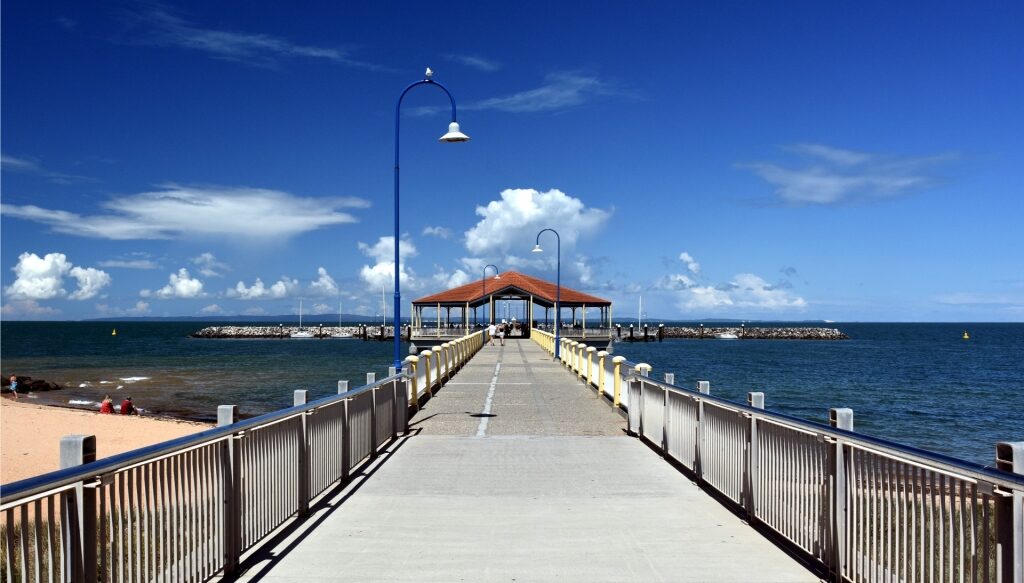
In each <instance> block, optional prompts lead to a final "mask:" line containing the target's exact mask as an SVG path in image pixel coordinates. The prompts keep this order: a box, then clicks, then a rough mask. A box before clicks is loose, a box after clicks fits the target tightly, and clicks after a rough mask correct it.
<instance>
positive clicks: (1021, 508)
mask: <svg viewBox="0 0 1024 583" xmlns="http://www.w3.org/2000/svg"><path fill="white" fill-rule="evenodd" d="M996 468H997V469H1000V470H1003V471H1004V472H1010V473H1013V474H1024V441H1015V442H1011V441H1002V442H999V443H997V444H996ZM996 556H997V557H999V558H1000V559H1001V560H1000V561H999V565H998V568H999V569H1000V570H1001V571H1002V577H1001V578H1000V579H999V582H1000V583H1004V582H1005V583H1022V582H1024V491H1022V490H1017V489H1015V490H1013V492H1012V494H1011V495H1010V496H1000V497H999V498H998V499H997V502H996Z"/></svg>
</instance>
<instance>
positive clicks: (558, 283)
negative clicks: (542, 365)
mask: <svg viewBox="0 0 1024 583" xmlns="http://www.w3.org/2000/svg"><path fill="white" fill-rule="evenodd" d="M544 231H551V232H552V233H554V234H555V240H556V241H558V268H557V271H556V272H555V273H556V275H555V278H556V279H555V359H556V360H557V359H558V356H559V353H560V352H561V350H560V348H561V347H560V346H559V336H560V333H561V331H562V330H561V328H562V327H561V325H560V324H559V316H560V315H561V308H562V305H561V304H562V238H561V237H560V236H558V231H556V230H554V229H541V231H540V232H539V233H537V244H536V245H534V247H533V252H534V253H543V252H544V250H543V249H541V248H540V236H541V235H542V234H544Z"/></svg>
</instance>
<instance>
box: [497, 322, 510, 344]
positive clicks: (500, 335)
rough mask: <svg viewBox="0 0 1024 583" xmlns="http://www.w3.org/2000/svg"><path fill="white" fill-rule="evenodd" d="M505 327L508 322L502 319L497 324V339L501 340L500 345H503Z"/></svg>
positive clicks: (506, 327)
mask: <svg viewBox="0 0 1024 583" xmlns="http://www.w3.org/2000/svg"><path fill="white" fill-rule="evenodd" d="M507 329H508V324H507V323H505V320H502V321H501V324H500V325H499V326H498V340H499V341H500V342H501V345H502V346H505V331H506V330H507Z"/></svg>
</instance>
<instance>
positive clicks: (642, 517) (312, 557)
mask: <svg viewBox="0 0 1024 583" xmlns="http://www.w3.org/2000/svg"><path fill="white" fill-rule="evenodd" d="M624 429H625V423H624V420H623V418H622V417H621V416H620V415H619V414H618V413H617V412H616V411H614V410H613V409H612V408H611V407H609V406H608V405H607V404H606V403H604V402H602V401H600V400H598V399H597V398H596V397H595V396H594V393H593V392H591V391H589V390H588V389H586V388H585V387H584V386H583V384H582V383H578V382H577V381H576V378H575V376H574V375H572V374H571V373H569V372H568V371H566V369H564V368H563V367H562V366H561V365H559V364H557V363H554V362H552V361H551V359H550V357H549V356H548V355H547V354H546V353H545V352H544V351H543V350H541V349H540V348H539V347H537V346H536V345H535V344H534V343H532V342H530V341H528V340H507V341H506V346H505V347H504V348H502V347H500V346H495V347H491V346H487V347H484V348H483V349H482V350H481V351H480V352H479V353H478V354H477V355H476V356H475V357H474V358H473V360H472V361H470V363H469V364H468V365H467V366H466V367H465V368H464V369H463V370H462V371H460V372H459V373H457V374H456V375H455V376H454V377H453V379H452V381H451V382H450V383H448V384H447V385H445V387H444V389H442V390H441V391H440V392H439V393H438V394H437V395H436V396H434V397H433V398H432V399H431V400H430V401H428V402H427V403H426V405H425V407H424V408H423V409H422V410H421V411H419V412H418V413H417V414H416V416H415V417H413V419H412V420H411V433H410V435H409V436H408V437H405V438H402V439H400V440H398V441H397V442H395V443H394V444H392V445H391V446H390V448H389V449H388V451H387V452H386V453H383V454H382V455H381V457H380V459H379V460H378V462H377V463H376V464H375V465H374V466H372V467H370V468H369V469H367V470H366V472H365V473H364V474H362V475H360V476H357V477H355V479H354V480H353V481H352V482H351V483H350V484H349V485H348V487H346V488H345V490H343V491H341V492H339V493H337V494H336V495H335V496H334V497H333V498H332V499H330V500H329V501H326V502H325V503H324V504H321V505H320V506H318V507H316V508H314V509H313V511H312V513H313V515H312V516H311V517H310V519H309V520H306V521H304V522H302V523H301V524H300V525H299V526H298V528H297V529H296V530H294V531H293V532H291V533H290V534H289V535H288V536H287V537H286V538H282V540H280V541H279V542H278V544H276V545H269V546H268V547H266V548H264V549H262V550H261V551H259V552H258V554H257V555H255V556H253V557H251V558H249V560H247V561H246V563H245V565H244V566H243V568H244V569H245V571H244V573H243V575H242V577H241V578H240V580H243V581H328V580H331V581H334V580H351V581H446V582H447V581H540V580H545V581H547V580H559V581H588V582H590V581H818V578H817V577H816V576H814V575H813V574H812V573H810V572H809V571H807V570H806V569H805V568H804V567H803V566H801V565H800V564H799V563H798V562H797V561H795V560H794V559H792V558H790V557H789V556H788V555H786V554H785V553H783V552H782V551H781V550H779V549H778V548H776V547H775V546H774V545H773V544H772V543H770V542H769V541H768V540H767V539H765V538H764V537H763V536H762V535H760V534H758V533H757V532H755V531H754V530H753V529H751V528H750V527H748V526H747V525H746V524H744V523H743V522H742V521H741V520H740V518H738V517H737V516H735V515H734V514H732V513H730V512H729V511H728V510H726V509H725V508H724V507H723V506H721V505H720V504H719V503H718V502H716V501H715V500H713V499H712V498H710V497H709V496H708V495H706V494H705V493H703V492H702V491H701V490H699V489H698V488H697V487H696V486H695V485H694V484H692V483H691V482H690V481H689V480H688V479H687V478H686V477H685V476H683V475H682V474H681V473H679V472H678V471H676V470H675V469H674V468H673V467H672V466H671V465H669V464H667V463H665V461H664V460H663V459H661V458H660V457H659V456H658V455H657V454H656V453H655V452H654V451H652V450H651V449H650V448H648V447H647V446H645V445H643V444H642V443H641V442H640V441H639V440H637V439H633V438H628V437H626V436H625V432H624Z"/></svg>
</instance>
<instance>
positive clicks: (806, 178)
mask: <svg viewBox="0 0 1024 583" xmlns="http://www.w3.org/2000/svg"><path fill="white" fill-rule="evenodd" d="M784 149H785V150H787V151H789V152H794V153H796V154H799V155H800V156H801V157H803V158H805V159H807V160H808V161H809V165H804V166H803V167H800V168H786V167H783V166H780V165H779V164H775V163H772V162H754V163H751V164H740V165H739V166H740V167H741V168H746V169H749V170H752V171H753V172H754V173H755V174H757V175H758V176H760V177H761V178H763V179H764V180H766V181H767V182H769V183H770V184H772V185H774V186H775V195H776V196H777V197H778V198H779V199H780V200H781V201H782V202H785V203H787V204H793V205H807V204H820V205H830V204H839V203H844V202H851V201H858V200H878V199H886V198H895V197H898V196H903V195H906V194H909V193H911V192H916V191H918V190H920V189H922V188H926V187H928V186H932V185H934V184H936V183H937V182H938V180H939V177H938V176H937V175H936V174H935V173H934V172H930V171H929V170H930V169H931V168H933V167H935V166H937V165H940V164H943V163H948V162H951V161H953V160H956V159H957V158H958V156H957V154H953V153H949V154H938V155H932V156H919V157H907V156H886V155H882V154H871V153H867V152H856V151H853V150H843V149H839V148H833V147H830V146H824V145H821V144H797V145H793V146H787V147H785V148H784Z"/></svg>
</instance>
